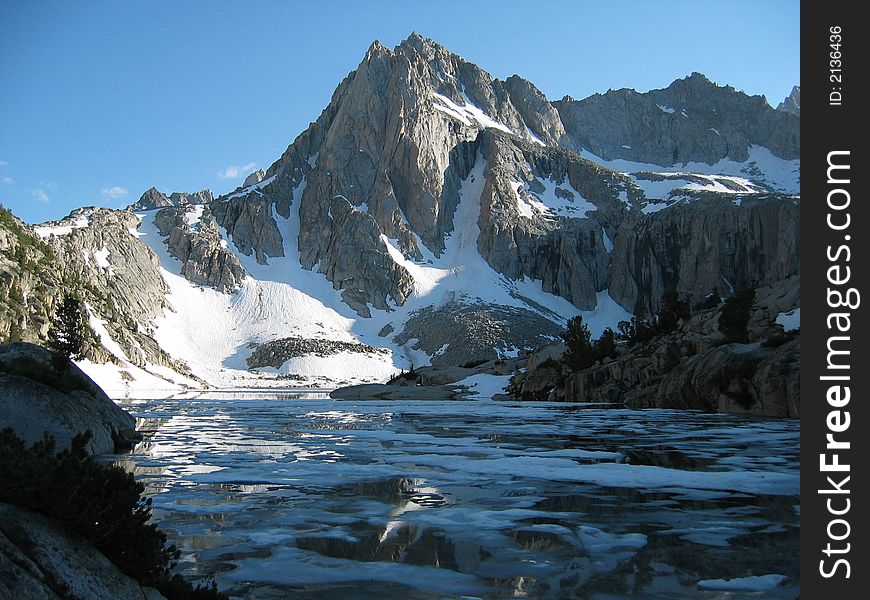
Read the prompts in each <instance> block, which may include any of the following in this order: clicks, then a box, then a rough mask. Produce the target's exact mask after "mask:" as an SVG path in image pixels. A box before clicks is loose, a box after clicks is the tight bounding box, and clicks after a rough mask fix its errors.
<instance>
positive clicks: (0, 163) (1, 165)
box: [0, 160, 9, 169]
mask: <svg viewBox="0 0 870 600" xmlns="http://www.w3.org/2000/svg"><path fill="white" fill-rule="evenodd" d="M8 166H9V163H8V162H6V161H5V160H0V169H2V168H3V167H8Z"/></svg>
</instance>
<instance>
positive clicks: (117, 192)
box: [103, 185, 130, 200]
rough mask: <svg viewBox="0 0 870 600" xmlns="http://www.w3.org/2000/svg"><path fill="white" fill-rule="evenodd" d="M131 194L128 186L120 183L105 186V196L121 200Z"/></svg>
mask: <svg viewBox="0 0 870 600" xmlns="http://www.w3.org/2000/svg"><path fill="white" fill-rule="evenodd" d="M129 195H130V192H129V191H127V188H125V187H121V186H120V185H113V186H112V187H107V188H103V198H111V199H112V200H119V199H121V198H126V197H127V196H129Z"/></svg>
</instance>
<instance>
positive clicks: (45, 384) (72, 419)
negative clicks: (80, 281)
mask: <svg viewBox="0 0 870 600" xmlns="http://www.w3.org/2000/svg"><path fill="white" fill-rule="evenodd" d="M6 427H11V428H12V429H13V430H14V431H15V433H16V434H17V435H18V437H20V438H21V439H23V440H24V441H25V442H26V443H27V444H28V445H31V444H34V443H35V442H38V441H40V440H42V439H43V436H44V435H45V434H46V433H47V434H48V435H50V436H53V437H54V438H55V440H56V441H57V449H58V450H63V449H65V448H69V447H70V442H71V441H72V439H73V438H74V437H75V436H76V435H79V434H82V433H84V432H86V431H90V432H91V436H92V437H91V439H90V441H89V442H88V444H87V446H86V448H85V449H86V450H87V451H88V452H90V453H91V454H107V453H112V452H117V451H121V450H126V449H129V448H130V447H131V446H132V445H133V444H134V443H135V442H137V441H139V440H141V439H142V436H141V435H140V434H139V433H137V432H136V419H134V418H133V417H132V416H131V415H130V414H129V413H127V412H126V411H125V410H123V409H122V408H120V407H119V406H117V405H116V404H115V403H114V402H112V400H111V399H109V397H108V396H106V394H105V393H104V392H103V391H102V390H101V389H100V388H99V386H97V384H95V383H94V382H93V381H92V380H91V379H90V378H89V377H88V376H87V375H85V374H84V373H83V372H82V371H81V369H79V368H78V367H77V366H76V365H75V364H73V363H72V362H71V361H69V360H67V359H65V358H58V357H57V356H56V355H53V354H52V353H51V352H49V351H48V350H46V349H45V348H42V347H40V346H37V345H35V344H30V343H27V342H15V343H11V344H4V345H2V346H0V429H4V428H6Z"/></svg>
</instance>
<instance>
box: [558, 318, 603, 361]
mask: <svg viewBox="0 0 870 600" xmlns="http://www.w3.org/2000/svg"><path fill="white" fill-rule="evenodd" d="M559 337H561V338H562V339H563V340H564V341H565V345H566V346H567V347H568V349H567V350H566V351H565V354H564V355H563V356H562V361H563V362H564V363H565V364H566V365H567V366H568V367H569V368H571V369H573V370H577V369H585V368H586V367H588V366H590V365H591V364H592V363H593V362H594V361H595V359H594V356H593V353H592V342H591V336H590V334H589V328H588V327H586V324H585V323H584V322H583V317H581V316H579V315H578V316H576V317H572V318H571V319H569V320H568V327H567V328H566V329H565V331H563V332H562V333H561V334H559Z"/></svg>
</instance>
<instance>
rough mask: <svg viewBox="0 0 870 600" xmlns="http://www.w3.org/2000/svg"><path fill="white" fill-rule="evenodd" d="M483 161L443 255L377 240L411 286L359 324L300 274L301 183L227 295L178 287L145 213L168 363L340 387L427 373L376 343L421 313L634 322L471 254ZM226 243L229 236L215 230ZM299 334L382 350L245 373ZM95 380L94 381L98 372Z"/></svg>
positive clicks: (228, 376)
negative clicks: (265, 247) (278, 343)
mask: <svg viewBox="0 0 870 600" xmlns="http://www.w3.org/2000/svg"><path fill="white" fill-rule="evenodd" d="M485 166H486V163H485V161H484V160H483V159H482V157H478V159H477V160H476V166H475V167H474V169H473V170H472V171H471V173H470V174H469V175H468V177H467V178H466V179H465V180H464V181H463V182H462V186H461V191H460V198H461V199H460V202H459V206H458V207H457V209H456V214H455V217H454V221H455V223H456V229H455V230H454V231H453V232H452V233H451V234H450V236H449V237H448V239H447V243H446V248H445V250H444V252H443V253H441V256H440V257H435V256H434V255H431V254H428V256H427V257H426V258H424V259H423V260H419V261H414V260H411V259H409V258H407V257H405V256H404V255H403V254H402V253H401V252H400V251H399V249H398V248H397V242H396V240H391V239H389V238H387V237H386V236H384V235H382V241H383V243H384V244H385V246H386V248H387V249H388V251H389V254H390V256H391V257H392V258H393V259H394V260H395V261H396V262H397V263H398V264H400V265H401V266H403V267H404V268H406V269H407V270H408V271H409V272H410V273H411V275H412V276H413V279H414V288H413V292H412V293H411V295H410V296H409V297H408V299H407V301H406V302H405V303H404V304H403V305H401V306H399V305H395V304H393V305H392V306H391V307H390V310H377V309H376V310H374V311H373V314H372V316H371V317H370V318H363V317H361V316H360V315H358V314H357V313H356V312H354V311H353V310H352V309H351V308H350V307H349V306H348V305H347V304H346V303H345V302H343V301H342V299H341V295H340V293H339V291H338V290H336V289H334V287H333V285H332V284H331V283H330V282H329V281H328V280H327V278H326V277H325V276H324V275H323V274H321V273H318V272H316V271H313V270H307V269H304V268H303V267H302V266H301V264H300V260H299V251H298V236H299V230H300V220H299V202H298V198H299V197H300V196H301V193H302V190H303V189H304V186H305V181H304V179H303V181H302V183H301V184H300V185H299V186H298V187H297V189H296V190H294V194H293V196H294V200H293V202H292V203H291V209H290V216H289V218H284V217H282V216H280V215H279V214H277V213H276V212H273V214H272V218H273V220H274V222H275V224H276V225H277V227H278V230H279V232H280V234H281V238H282V240H283V250H284V256H283V257H270V258H268V259H267V261H266V264H260V263H258V262H257V261H256V260H255V258H254V257H253V256H245V255H244V254H242V253H240V252H237V253H236V255H237V256H238V258H239V259H240V261H241V263H242V265H243V267H244V269H245V271H246V273H247V276H246V277H245V278H244V280H243V281H242V283H241V285H240V286H239V287H238V288H237V289H236V290H235V291H234V292H233V293H231V294H224V293H220V292H218V291H216V290H214V289H212V288H208V287H204V286H198V285H194V284H192V283H191V282H189V281H188V280H187V279H185V278H184V277H183V276H182V274H181V272H180V267H181V263H180V262H179V260H178V259H176V258H174V257H173V256H171V255H170V253H169V252H168V250H167V247H166V244H165V240H164V237H163V236H161V235H160V233H159V230H158V227H157V226H156V225H155V217H156V215H157V211H150V212H147V213H142V215H141V216H142V222H141V225H140V227H139V234H140V240H141V241H143V242H144V243H146V244H148V245H149V247H151V248H152V250H154V252H155V253H156V254H157V256H158V257H159V259H160V273H161V275H162V277H163V279H164V280H165V282H166V284H167V286H168V289H169V294H168V295H167V300H168V304H169V306H170V307H171V310H167V311H166V312H165V314H164V315H163V316H161V317H159V318H157V319H156V320H155V321H154V324H153V325H154V327H155V332H154V338H155V339H156V340H157V342H158V343H159V344H160V346H161V348H163V349H164V350H165V351H166V352H167V353H169V355H170V356H172V357H173V358H175V359H177V360H179V361H181V362H183V363H185V364H186V365H187V366H188V367H189V368H190V370H191V371H192V372H193V373H194V374H195V375H196V376H198V377H200V378H202V379H203V380H204V381H205V382H206V383H207V384H209V385H211V386H215V387H222V388H226V387H250V386H261V385H268V386H286V385H294V386H300V385H302V386H326V387H329V386H335V385H339V384H345V383H362V382H377V381H384V380H386V379H387V378H389V377H390V376H392V375H395V374H396V373H397V372H399V371H400V370H403V369H404V370H407V369H409V368H411V367H412V366H415V365H416V366H422V365H424V364H428V363H429V362H430V360H431V356H429V355H428V354H426V353H425V352H424V351H422V350H420V349H419V348H417V347H415V345H416V344H417V342H419V340H417V339H410V340H408V341H407V342H405V343H403V344H400V343H397V342H396V341H394V340H393V339H392V338H390V337H389V336H385V335H379V332H382V331H383V330H384V328H385V327H386V328H390V329H391V330H392V331H396V332H400V331H402V330H403V329H404V328H405V326H406V324H407V322H408V320H409V319H410V318H412V317H413V315H415V314H416V313H417V312H418V311H419V310H421V309H423V308H435V309H438V308H439V307H443V306H445V305H449V304H457V303H458V304H463V305H474V304H483V305H486V306H501V307H512V308H515V309H520V310H523V311H529V312H533V313H535V314H537V315H540V316H541V317H543V318H546V319H548V320H550V321H552V322H553V323H554V324H555V325H556V326H558V327H560V328H561V327H563V326H564V323H565V321H566V319H568V318H570V317H572V316H574V315H577V314H583V315H585V317H586V320H587V322H588V323H589V326H590V329H591V330H592V332H593V334H600V332H601V331H602V330H603V329H604V328H605V327H616V324H617V323H618V322H619V321H620V320H624V319H628V318H630V317H631V315H630V313H628V312H627V311H625V310H624V309H622V308H621V307H619V306H618V305H617V304H616V303H615V302H613V300H612V299H611V298H610V297H609V296H608V295H607V293H606V291H605V292H602V293H601V294H600V303H599V306H598V307H597V308H596V309H595V310H593V311H580V310H578V309H577V308H576V307H575V306H574V305H572V304H571V303H570V302H568V301H567V300H565V299H564V298H560V297H559V296H556V295H554V294H550V293H546V292H544V291H543V289H542V286H541V282H539V281H533V280H529V279H523V280H519V281H511V280H508V279H507V278H505V277H504V276H503V275H501V274H499V273H498V272H496V271H495V270H494V269H493V268H492V267H491V266H490V265H489V264H487V263H486V261H485V260H484V259H483V258H482V257H481V255H480V253H479V252H478V249H477V244H478V236H479V235H480V229H479V227H478V225H477V220H478V216H479V214H480V211H481V203H480V198H481V194H482V192H483V187H484V185H485V183H486V179H485V177H484V170H485ZM184 210H186V211H187V213H188V214H189V215H190V216H191V217H194V216H200V215H201V214H202V211H203V207H202V206H195V205H194V206H189V207H187V208H186V209H184ZM222 234H223V235H224V236H225V238H224V240H225V245H226V246H227V247H230V248H232V247H233V246H232V238H231V236H229V235H227V233H226V231H222ZM288 337H296V338H306V339H315V340H332V341H342V342H359V343H363V344H368V345H371V346H375V347H380V348H384V349H386V352H383V353H372V352H369V353H363V352H340V353H336V354H332V355H329V356H316V355H309V356H303V357H295V358H291V359H290V360H288V361H286V362H285V363H284V364H283V366H281V367H279V368H272V367H261V368H257V369H253V370H252V369H250V368H249V367H248V365H247V363H246V359H248V358H249V357H250V356H251V354H252V351H253V347H254V345H255V344H264V343H268V342H271V341H274V340H279V339H282V338H288ZM517 350H519V348H503V349H502V355H504V356H515V355H516V352H517ZM95 374H97V375H99V374H98V373H96V371H95Z"/></svg>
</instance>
